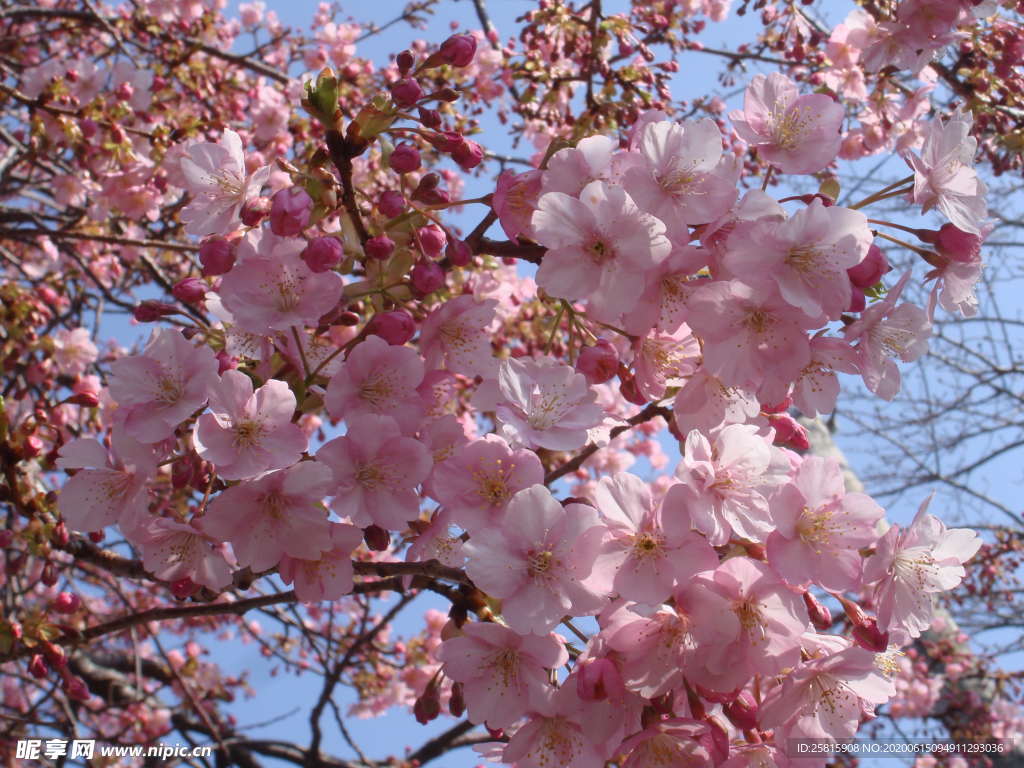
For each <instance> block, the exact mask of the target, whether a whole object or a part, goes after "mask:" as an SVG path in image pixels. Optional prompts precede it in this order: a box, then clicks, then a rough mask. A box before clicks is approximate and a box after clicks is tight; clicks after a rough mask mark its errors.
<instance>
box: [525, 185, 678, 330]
mask: <svg viewBox="0 0 1024 768" xmlns="http://www.w3.org/2000/svg"><path fill="white" fill-rule="evenodd" d="M533 228H534V233H535V235H536V237H537V240H538V242H540V244H541V245H543V246H545V247H546V248H548V251H547V253H545V254H544V259H543V260H542V262H541V266H540V269H539V270H538V272H537V285H538V286H540V287H541V288H543V289H544V290H545V291H547V292H548V293H549V294H551V295H552V296H556V297H558V298H563V299H570V300H575V299H586V300H587V307H588V309H589V311H590V313H591V314H592V315H593V316H594V317H595V318H596V319H598V320H601V321H603V322H613V321H614V320H615V319H616V318H617V317H618V316H619V315H620V314H622V313H623V312H628V311H629V310H631V309H632V308H633V307H634V306H635V305H636V303H637V301H638V300H639V298H640V295H641V294H642V293H643V291H644V284H645V280H644V273H645V272H646V271H647V270H650V269H652V268H653V267H655V266H656V265H657V264H658V263H660V262H661V261H663V260H664V259H665V258H666V257H667V256H668V254H669V251H670V250H671V248H672V246H671V243H670V242H669V240H668V238H666V237H665V234H664V233H665V225H664V224H663V223H662V222H661V221H659V220H658V219H655V218H654V217H653V216H651V215H649V214H646V213H643V212H642V211H640V209H639V208H637V206H636V203H634V202H633V200H632V199H631V198H630V197H629V195H627V194H626V193H625V192H624V191H623V190H622V188H621V187H613V186H609V185H608V184H606V183H604V182H601V181H595V182H593V183H591V184H589V185H588V186H587V187H586V188H584V189H583V191H582V192H581V194H580V199H578V200H577V199H576V198H575V197H570V196H569V195H566V194H564V193H562V192H548V193H547V194H545V195H543V196H542V197H541V198H540V200H539V201H538V208H537V212H536V213H535V214H534V215H533Z"/></svg>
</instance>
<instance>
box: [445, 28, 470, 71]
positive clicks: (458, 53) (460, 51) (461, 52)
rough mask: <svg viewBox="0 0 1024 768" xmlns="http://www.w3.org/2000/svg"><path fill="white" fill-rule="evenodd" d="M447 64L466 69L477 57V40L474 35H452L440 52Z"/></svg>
mask: <svg viewBox="0 0 1024 768" xmlns="http://www.w3.org/2000/svg"><path fill="white" fill-rule="evenodd" d="M438 53H439V54H440V56H441V58H442V59H443V60H444V62H445V63H446V64H451V65H452V66H453V67H466V66H469V64H470V63H471V62H472V61H473V57H474V56H476V38H475V37H473V36H472V35H452V36H451V37H449V38H448V39H447V40H445V41H444V42H443V43H441V49H440V50H439V51H438Z"/></svg>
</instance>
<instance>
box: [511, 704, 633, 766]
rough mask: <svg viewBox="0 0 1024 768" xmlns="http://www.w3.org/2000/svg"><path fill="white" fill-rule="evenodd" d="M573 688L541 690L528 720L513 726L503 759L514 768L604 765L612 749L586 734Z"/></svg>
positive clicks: (585, 724)
mask: <svg viewBox="0 0 1024 768" xmlns="http://www.w3.org/2000/svg"><path fill="white" fill-rule="evenodd" d="M574 688H575V686H565V685H563V686H562V687H561V688H558V689H554V688H551V687H548V688H546V689H541V690H542V694H541V696H539V697H538V700H537V701H536V702H535V703H534V705H533V708H532V712H531V714H530V717H529V719H527V721H526V722H525V723H524V724H523V725H521V726H519V728H517V729H516V732H515V733H514V734H512V738H510V739H509V742H508V745H507V746H506V747H505V749H504V751H503V752H502V755H501V760H502V762H504V763H509V764H512V765H515V766H517V768H551V767H552V766H556V765H557V766H564V768H600V767H601V766H603V765H604V763H605V760H606V759H607V758H608V757H610V756H611V755H610V752H611V748H609V746H608V745H607V744H602V743H600V742H599V741H597V740H595V739H593V738H590V737H589V735H588V734H587V732H586V731H587V730H589V729H588V728H587V727H586V726H587V722H586V717H587V713H586V712H584V711H583V708H582V705H583V702H581V701H580V699H579V698H578V697H577V696H576V694H575V690H574ZM612 746H614V745H612Z"/></svg>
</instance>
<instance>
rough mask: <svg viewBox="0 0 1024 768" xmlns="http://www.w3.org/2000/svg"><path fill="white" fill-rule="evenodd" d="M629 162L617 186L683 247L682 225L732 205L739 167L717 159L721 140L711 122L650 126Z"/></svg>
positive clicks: (729, 157)
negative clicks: (664, 227)
mask: <svg viewBox="0 0 1024 768" xmlns="http://www.w3.org/2000/svg"><path fill="white" fill-rule="evenodd" d="M629 157H631V158H635V160H634V161H633V162H630V163H628V166H627V168H626V169H625V171H624V173H623V175H622V184H623V186H624V187H625V189H626V191H627V192H628V193H629V195H630V197H632V198H633V200H635V201H636V204H637V205H638V206H640V208H641V209H642V210H644V211H647V213H650V214H652V215H653V216H656V217H657V218H659V219H661V220H662V221H664V222H665V223H666V224H667V225H668V227H669V235H670V237H672V238H673V239H674V240H676V241H678V242H680V243H685V242H686V241H687V240H689V232H688V231H687V229H686V226H685V225H687V224H690V225H692V224H706V223H708V222H709V221H714V220H715V219H717V218H718V217H719V216H721V215H722V214H723V213H725V212H726V211H728V210H729V208H730V207H731V206H732V204H733V202H734V201H735V200H736V194H737V193H736V182H737V180H738V179H739V171H740V168H739V165H738V164H737V162H736V158H735V157H734V156H733V155H724V156H723V153H722V134H721V132H720V131H719V130H718V126H717V125H715V122H714V121H713V120H711V119H710V118H703V119H701V120H687V121H685V122H683V123H674V122H670V121H664V122H657V123H649V124H647V125H646V126H644V128H643V131H642V133H641V134H640V137H639V141H638V142H637V146H636V151H635V152H634V153H633V154H632V155H630V156H629Z"/></svg>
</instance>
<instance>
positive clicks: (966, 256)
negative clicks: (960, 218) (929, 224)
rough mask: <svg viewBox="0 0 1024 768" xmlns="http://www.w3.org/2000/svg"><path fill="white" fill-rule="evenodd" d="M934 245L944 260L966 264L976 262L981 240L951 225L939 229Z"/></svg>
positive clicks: (979, 252) (979, 253)
mask: <svg viewBox="0 0 1024 768" xmlns="http://www.w3.org/2000/svg"><path fill="white" fill-rule="evenodd" d="M935 245H936V246H937V247H938V249H939V253H941V254H942V255H943V256H945V257H946V258H949V259H952V260H953V261H959V262H962V263H965V264H968V263H970V262H972V261H977V260H978V259H979V257H980V256H981V238H980V237H978V236H977V235H972V234H971V233H970V232H964V231H963V230H962V229H958V228H957V227H956V226H954V225H953V224H943V225H942V226H941V227H939V235H938V238H937V239H936V242H935Z"/></svg>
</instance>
